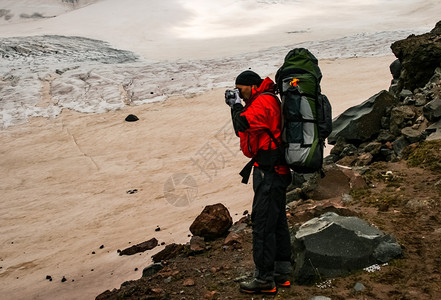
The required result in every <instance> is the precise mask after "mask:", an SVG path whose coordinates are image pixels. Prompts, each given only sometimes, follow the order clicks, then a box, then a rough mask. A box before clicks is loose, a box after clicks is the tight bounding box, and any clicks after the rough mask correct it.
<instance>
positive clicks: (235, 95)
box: [225, 89, 241, 107]
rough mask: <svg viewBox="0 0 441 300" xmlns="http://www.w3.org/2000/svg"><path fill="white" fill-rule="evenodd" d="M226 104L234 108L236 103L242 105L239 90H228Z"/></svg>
mask: <svg viewBox="0 0 441 300" xmlns="http://www.w3.org/2000/svg"><path fill="white" fill-rule="evenodd" d="M225 103H226V104H227V105H228V106H230V107H233V105H234V104H236V103H241V102H240V97H239V90H238V89H234V90H226V91H225Z"/></svg>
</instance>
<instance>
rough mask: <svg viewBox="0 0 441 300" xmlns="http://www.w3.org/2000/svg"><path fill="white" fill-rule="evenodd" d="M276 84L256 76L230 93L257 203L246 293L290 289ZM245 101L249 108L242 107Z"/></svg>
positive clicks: (286, 174)
mask: <svg viewBox="0 0 441 300" xmlns="http://www.w3.org/2000/svg"><path fill="white" fill-rule="evenodd" d="M274 93H275V85H274V82H273V81H272V80H271V79H270V78H268V77H267V78H265V79H264V80H262V79H261V77H260V76H259V75H258V74H257V73H255V72H253V71H249V70H248V71H244V72H242V73H241V74H239V76H237V78H236V90H233V91H232V90H227V91H226V92H225V102H226V103H227V104H228V105H229V106H230V107H231V115H232V120H233V126H234V130H235V132H236V135H237V136H238V137H239V138H240V148H241V150H242V152H243V154H244V155H245V156H247V157H249V158H251V161H250V163H248V164H247V166H245V168H244V169H243V170H242V171H241V175H242V177H243V180H242V182H243V183H247V182H248V178H249V176H250V173H251V169H252V168H253V189H254V199H253V206H252V213H251V221H252V224H253V225H252V226H253V259H254V264H255V267H256V270H255V278H253V279H252V280H251V281H249V282H244V283H241V284H240V290H241V292H245V293H252V294H253V293H266V294H275V293H276V292H277V288H276V286H283V287H289V286H290V285H291V283H290V281H289V274H290V273H291V262H290V258H291V245H290V234H289V230H288V223H287V220H286V211H285V205H286V188H287V186H288V185H289V184H290V182H291V173H290V170H289V168H288V166H286V164H284V162H283V161H284V160H283V159H282V156H283V154H282V151H281V149H279V145H280V144H281V142H282V140H281V115H280V103H279V99H278V98H277V96H276V95H275V94H274ZM241 98H242V99H243V100H244V101H245V107H244V106H243V105H242V104H241Z"/></svg>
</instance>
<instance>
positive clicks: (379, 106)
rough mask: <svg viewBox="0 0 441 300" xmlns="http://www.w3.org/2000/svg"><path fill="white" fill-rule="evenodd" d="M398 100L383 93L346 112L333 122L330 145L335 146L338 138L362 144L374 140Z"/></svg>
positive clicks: (389, 94) (386, 92) (329, 138)
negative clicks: (382, 121)
mask: <svg viewBox="0 0 441 300" xmlns="http://www.w3.org/2000/svg"><path fill="white" fill-rule="evenodd" d="M397 103H398V99H397V98H396V97H394V96H393V95H392V94H391V93H389V92H388V91H381V92H380V93H378V94H376V95H374V96H372V97H371V98H369V99H368V100H366V101H365V102H363V103H361V104H359V105H357V106H353V107H351V108H349V109H347V110H346V111H344V112H343V113H342V114H341V115H340V116H338V117H337V118H336V119H334V120H333V122H332V126H333V131H332V133H331V135H330V136H329V137H328V143H329V144H331V145H334V144H335V143H336V142H337V139H338V138H343V139H344V140H346V141H348V142H351V143H354V144H360V143H362V142H364V141H368V140H370V139H372V138H374V137H375V136H376V135H378V133H379V132H380V129H381V119H382V118H383V117H384V116H385V115H386V113H387V112H388V110H389V109H390V108H391V107H393V106H395V105H396V104H397Z"/></svg>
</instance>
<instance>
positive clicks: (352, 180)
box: [341, 168, 368, 190]
mask: <svg viewBox="0 0 441 300" xmlns="http://www.w3.org/2000/svg"><path fill="white" fill-rule="evenodd" d="M341 170H342V172H343V173H344V174H345V175H346V176H347V177H348V178H349V188H350V189H352V190H359V189H366V188H368V185H367V183H366V181H365V180H364V179H363V177H362V176H361V175H360V174H359V173H357V172H355V171H354V170H352V169H347V168H342V169H341Z"/></svg>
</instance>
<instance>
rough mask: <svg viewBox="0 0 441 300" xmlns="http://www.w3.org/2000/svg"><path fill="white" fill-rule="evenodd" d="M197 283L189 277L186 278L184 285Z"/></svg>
mask: <svg viewBox="0 0 441 300" xmlns="http://www.w3.org/2000/svg"><path fill="white" fill-rule="evenodd" d="M195 285H196V283H195V282H194V280H193V279H191V278H187V279H185V280H184V286H195Z"/></svg>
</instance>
